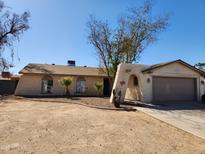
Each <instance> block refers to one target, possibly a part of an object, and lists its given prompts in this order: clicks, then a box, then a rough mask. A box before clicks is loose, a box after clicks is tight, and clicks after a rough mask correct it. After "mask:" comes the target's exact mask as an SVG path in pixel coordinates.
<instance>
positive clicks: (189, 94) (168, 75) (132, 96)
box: [110, 60, 205, 102]
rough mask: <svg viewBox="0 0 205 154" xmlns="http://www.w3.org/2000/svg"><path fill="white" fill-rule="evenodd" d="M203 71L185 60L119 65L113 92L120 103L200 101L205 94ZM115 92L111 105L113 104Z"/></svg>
mask: <svg viewBox="0 0 205 154" xmlns="http://www.w3.org/2000/svg"><path fill="white" fill-rule="evenodd" d="M204 74H205V73H204V72H203V71H201V70H199V69H197V68H195V67H194V66H192V65H190V64H188V63H186V62H184V61H182V60H175V61H171V62H166V63H161V64H156V65H152V66H148V65H140V64H120V65H119V66H118V70H117V74H116V77H115V81H114V84H113V90H115V92H116V97H117V98H118V100H120V102H123V101H124V100H139V101H142V102H162V101H163V102H172V101H187V102H189V101H201V97H202V95H203V94H205V83H204ZM113 98H114V96H113V93H112V95H111V98H110V102H113Z"/></svg>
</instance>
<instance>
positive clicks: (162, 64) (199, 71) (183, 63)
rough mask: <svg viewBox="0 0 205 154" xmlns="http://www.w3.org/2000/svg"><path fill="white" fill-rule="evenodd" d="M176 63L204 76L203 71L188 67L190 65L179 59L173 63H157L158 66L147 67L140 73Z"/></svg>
mask: <svg viewBox="0 0 205 154" xmlns="http://www.w3.org/2000/svg"><path fill="white" fill-rule="evenodd" d="M176 62H178V63H181V64H182V65H184V66H186V67H188V68H190V69H192V70H193V71H196V72H198V73H199V74H201V75H203V76H205V72H204V71H202V70H200V69H198V68H196V67H194V66H192V65H190V64H188V63H186V62H184V61H183V60H181V59H178V60H174V61H170V62H166V63H159V64H155V65H151V66H150V67H148V68H146V69H144V70H142V72H143V73H145V72H149V71H152V70H154V69H156V68H160V67H164V66H167V65H169V64H173V63H176Z"/></svg>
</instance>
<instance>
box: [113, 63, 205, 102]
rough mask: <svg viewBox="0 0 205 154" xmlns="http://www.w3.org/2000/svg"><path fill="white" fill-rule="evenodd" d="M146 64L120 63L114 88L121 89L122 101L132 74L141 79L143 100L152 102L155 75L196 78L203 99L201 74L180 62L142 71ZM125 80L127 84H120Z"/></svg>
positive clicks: (199, 94) (199, 98)
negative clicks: (149, 70) (146, 71)
mask: <svg viewBox="0 0 205 154" xmlns="http://www.w3.org/2000/svg"><path fill="white" fill-rule="evenodd" d="M145 67H146V66H143V65H137V64H120V65H119V66H118V71H117V74H116V78H115V81H114V86H113V89H115V90H116V91H119V90H120V91H121V93H122V96H121V99H120V101H121V102H122V101H124V98H125V92H126V89H127V84H128V81H129V77H130V75H133V74H134V75H136V76H137V77H138V80H139V88H140V89H141V91H142V97H143V99H142V101H144V102H152V97H153V91H152V89H153V85H152V83H153V81H152V78H153V76H164V77H185V78H195V79H196V81H197V100H198V101H200V100H201V96H202V95H203V94H204V85H203V84H201V81H202V80H203V79H204V78H203V77H201V75H200V74H199V73H197V72H195V71H193V70H191V69H190V68H188V67H185V66H184V65H182V64H180V63H177V62H176V63H173V64H169V65H167V66H164V67H160V68H156V69H154V70H153V71H152V72H149V73H142V72H141V70H142V69H143V68H145ZM122 81H124V83H125V84H123V85H122V84H120V83H122ZM112 100H113V94H112V95H111V98H110V102H112Z"/></svg>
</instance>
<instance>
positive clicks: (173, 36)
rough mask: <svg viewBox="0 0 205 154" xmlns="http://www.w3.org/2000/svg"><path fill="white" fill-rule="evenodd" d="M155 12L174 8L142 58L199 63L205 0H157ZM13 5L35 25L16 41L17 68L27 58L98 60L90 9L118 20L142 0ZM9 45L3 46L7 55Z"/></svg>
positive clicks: (204, 57) (46, 0)
mask: <svg viewBox="0 0 205 154" xmlns="http://www.w3.org/2000/svg"><path fill="white" fill-rule="evenodd" d="M153 3H154V8H153V13H154V14H163V13H167V12H168V13H170V14H171V18H170V25H169V27H168V29H167V30H166V32H163V33H161V34H160V36H159V39H158V41H157V42H156V43H154V44H152V45H150V46H149V47H148V48H146V50H145V51H144V53H143V54H142V56H141V59H140V61H139V63H143V64H155V63H159V62H165V61H170V60H175V59H182V60H185V61H186V62H188V63H191V64H195V63H198V62H205V0H154V1H153ZM5 4H6V5H7V6H10V7H11V8H12V11H14V12H17V13H22V12H23V11H25V10H29V11H30V12H31V21H30V26H31V28H30V29H29V30H28V31H27V32H25V33H24V34H23V35H22V36H21V39H20V42H19V43H15V52H16V56H17V54H18V56H19V57H20V59H21V60H20V61H18V60H17V58H15V60H14V64H15V67H14V68H12V69H11V71H12V72H15V73H17V72H18V71H19V70H20V69H22V68H23V67H24V66H25V65H27V64H28V63H48V64H52V63H55V64H66V63H67V60H68V59H74V60H76V62H77V65H79V66H81V65H82V66H83V65H87V66H98V60H97V57H96V55H95V50H94V48H93V47H92V46H91V45H90V44H89V43H88V40H87V27H86V22H87V20H88V17H89V15H90V14H94V15H95V16H96V17H97V18H99V19H103V20H108V22H109V23H110V24H115V22H116V20H117V18H118V17H119V16H120V15H121V14H122V13H125V12H126V11H127V9H128V8H130V7H133V6H139V5H142V4H143V1H142V0H5ZM8 53H9V50H8V49H6V50H5V56H8Z"/></svg>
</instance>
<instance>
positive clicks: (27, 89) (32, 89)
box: [15, 74, 103, 96]
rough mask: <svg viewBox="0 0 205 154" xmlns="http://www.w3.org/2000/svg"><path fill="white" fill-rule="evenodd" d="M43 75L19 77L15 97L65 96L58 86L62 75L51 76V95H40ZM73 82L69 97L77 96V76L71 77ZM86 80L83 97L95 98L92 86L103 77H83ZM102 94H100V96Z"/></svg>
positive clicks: (96, 93)
mask: <svg viewBox="0 0 205 154" xmlns="http://www.w3.org/2000/svg"><path fill="white" fill-rule="evenodd" d="M43 76H44V75H35V74H24V75H22V76H21V78H20V80H19V83H18V85H17V88H16V91H15V95H21V96H52V95H53V96H60V95H64V94H65V90H64V88H62V87H61V85H60V84H59V80H60V79H61V78H62V77H65V76H62V75H51V77H52V78H53V93H52V94H42V93H41V82H42V77H43ZM72 77H73V81H72V84H71V85H70V87H69V89H70V94H71V95H77V94H76V80H77V78H78V76H72ZM84 78H85V80H86V92H85V93H84V94H80V95H85V96H97V95H99V94H98V92H97V91H96V89H95V87H94V85H95V83H96V82H97V81H98V82H103V77H87V76H86V77H84ZM102 94H103V93H101V95H102Z"/></svg>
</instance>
